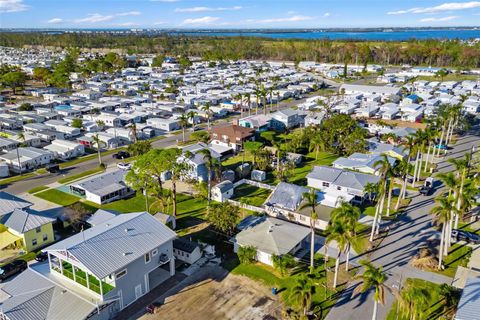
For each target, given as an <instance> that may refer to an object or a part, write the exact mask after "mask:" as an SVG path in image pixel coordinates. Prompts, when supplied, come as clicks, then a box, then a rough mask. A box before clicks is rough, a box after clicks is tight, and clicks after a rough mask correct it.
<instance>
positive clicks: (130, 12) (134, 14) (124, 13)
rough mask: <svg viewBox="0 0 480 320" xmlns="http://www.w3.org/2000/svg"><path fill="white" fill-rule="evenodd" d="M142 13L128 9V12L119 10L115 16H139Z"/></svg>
mask: <svg viewBox="0 0 480 320" xmlns="http://www.w3.org/2000/svg"><path fill="white" fill-rule="evenodd" d="M141 14H142V13H141V12H140V11H129V12H120V13H117V14H115V16H117V17H126V16H139V15H141Z"/></svg>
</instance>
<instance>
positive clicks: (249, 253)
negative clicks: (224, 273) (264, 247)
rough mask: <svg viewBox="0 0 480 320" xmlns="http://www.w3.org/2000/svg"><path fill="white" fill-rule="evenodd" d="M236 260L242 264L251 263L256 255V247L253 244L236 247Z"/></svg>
mask: <svg viewBox="0 0 480 320" xmlns="http://www.w3.org/2000/svg"><path fill="white" fill-rule="evenodd" d="M237 256H238V260H240V263H243V264H251V263H253V262H254V261H255V258H256V256H257V249H256V248H255V247H254V246H245V247H240V248H238V252H237Z"/></svg>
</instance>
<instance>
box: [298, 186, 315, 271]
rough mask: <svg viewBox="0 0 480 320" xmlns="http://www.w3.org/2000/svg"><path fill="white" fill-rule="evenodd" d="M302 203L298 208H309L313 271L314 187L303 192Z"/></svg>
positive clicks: (311, 268)
mask: <svg viewBox="0 0 480 320" xmlns="http://www.w3.org/2000/svg"><path fill="white" fill-rule="evenodd" d="M303 199H304V201H305V202H304V203H303V204H302V205H301V206H300V209H299V210H302V209H304V208H310V210H311V211H310V235H311V236H310V272H313V268H314V265H313V262H314V261H313V259H314V253H315V221H316V220H317V218H318V215H317V211H316V206H317V192H316V191H315V190H314V189H310V191H309V192H304V193H303Z"/></svg>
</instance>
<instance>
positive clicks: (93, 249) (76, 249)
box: [37, 212, 176, 310]
mask: <svg viewBox="0 0 480 320" xmlns="http://www.w3.org/2000/svg"><path fill="white" fill-rule="evenodd" d="M175 238H176V234H175V233H174V232H173V231H172V230H170V229H169V228H168V227H167V226H165V225H164V224H163V223H161V222H160V221H158V220H157V219H155V218H154V217H153V216H152V215H150V214H149V213H147V212H137V213H129V214H121V215H117V216H115V217H113V218H111V219H108V220H106V221H104V222H102V223H100V224H98V225H95V226H94V227H92V228H90V229H87V230H85V231H82V232H80V233H78V234H75V235H74V236H72V237H70V238H67V239H65V240H63V241H60V242H57V243H55V244H53V245H51V246H49V247H48V248H46V249H45V250H44V251H45V252H47V254H48V263H42V264H41V266H39V267H37V271H38V272H39V273H41V274H42V276H44V277H46V278H48V279H50V280H52V281H54V282H55V283H62V284H64V285H66V286H67V287H68V288H69V289H71V290H74V291H76V292H79V293H80V294H81V295H82V296H87V297H89V300H90V301H93V302H94V303H95V304H98V305H99V306H103V305H105V304H108V303H110V302H113V301H114V302H115V303H116V304H117V309H119V310H121V309H123V308H124V307H126V306H127V305H129V304H131V303H132V302H134V301H135V300H137V299H138V298H140V297H141V296H143V295H144V294H146V293H148V292H149V291H150V289H152V288H154V287H156V286H157V285H158V284H160V283H162V282H163V281H165V280H167V279H168V278H169V277H171V276H173V275H174V274H175V267H174V266H175V264H174V257H173V240H174V239H175Z"/></svg>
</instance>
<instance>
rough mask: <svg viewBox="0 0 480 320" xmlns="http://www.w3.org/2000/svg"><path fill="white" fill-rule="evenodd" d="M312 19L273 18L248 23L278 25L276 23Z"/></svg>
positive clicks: (304, 17) (300, 17)
mask: <svg viewBox="0 0 480 320" xmlns="http://www.w3.org/2000/svg"><path fill="white" fill-rule="evenodd" d="M312 19H313V17H308V16H301V15H295V16H291V17H286V18H273V19H263V20H249V21H250V22H256V23H278V22H297V21H307V20H312Z"/></svg>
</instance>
